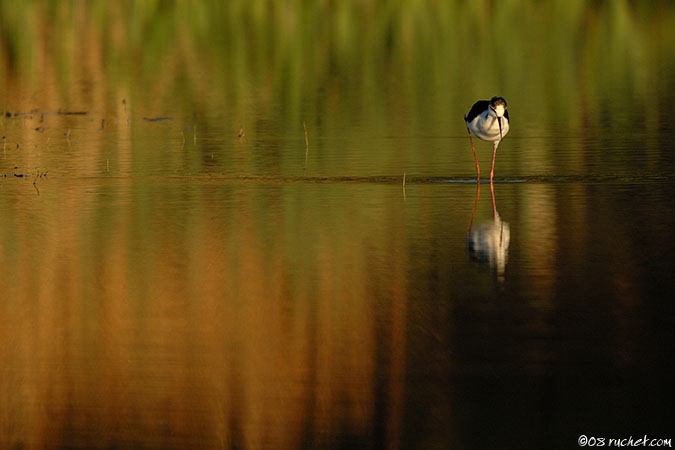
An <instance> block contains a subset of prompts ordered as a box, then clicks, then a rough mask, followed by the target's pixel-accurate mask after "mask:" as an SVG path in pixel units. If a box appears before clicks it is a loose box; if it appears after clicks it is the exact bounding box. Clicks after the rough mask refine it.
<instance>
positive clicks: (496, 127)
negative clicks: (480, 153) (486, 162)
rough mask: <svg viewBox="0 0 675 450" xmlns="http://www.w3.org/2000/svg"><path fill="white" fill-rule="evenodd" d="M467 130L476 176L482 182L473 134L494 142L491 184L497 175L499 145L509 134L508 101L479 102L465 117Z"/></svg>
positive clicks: (496, 98)
mask: <svg viewBox="0 0 675 450" xmlns="http://www.w3.org/2000/svg"><path fill="white" fill-rule="evenodd" d="M464 122H466V129H467V131H468V132H469V141H470V142H471V150H473V158H474V159H475V160H476V175H477V178H478V182H480V167H479V166H478V158H476V148H475V147H474V146H473V139H471V132H473V134H475V135H476V136H477V137H478V138H479V139H482V140H484V141H488V142H492V143H493V144H494V150H493V152H492V169H491V170H490V182H492V177H493V176H494V173H495V156H496V155H497V147H499V143H500V142H501V140H502V139H503V138H504V136H506V133H508V132H509V113H508V111H507V110H506V100H504V98H502V97H492V98H491V99H490V100H478V101H477V102H476V103H474V104H473V106H472V107H471V110H470V111H469V114H466V115H465V116H464Z"/></svg>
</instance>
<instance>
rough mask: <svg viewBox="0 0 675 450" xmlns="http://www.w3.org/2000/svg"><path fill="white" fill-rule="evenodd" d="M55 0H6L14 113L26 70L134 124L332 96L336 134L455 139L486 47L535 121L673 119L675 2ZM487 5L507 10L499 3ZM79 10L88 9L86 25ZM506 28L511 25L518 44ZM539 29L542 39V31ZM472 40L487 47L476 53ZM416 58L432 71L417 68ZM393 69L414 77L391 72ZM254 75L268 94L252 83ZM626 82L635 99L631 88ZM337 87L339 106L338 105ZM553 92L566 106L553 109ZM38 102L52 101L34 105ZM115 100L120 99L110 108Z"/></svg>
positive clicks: (42, 87) (1, 21)
mask: <svg viewBox="0 0 675 450" xmlns="http://www.w3.org/2000/svg"><path fill="white" fill-rule="evenodd" d="M45 3H46V4H47V5H49V6H48V7H41V8H37V7H35V5H33V4H32V3H31V2H0V27H1V28H2V30H3V33H2V36H0V40H2V45H0V49H12V54H11V59H10V58H9V55H8V54H7V53H6V51H0V58H2V60H3V61H4V64H2V65H0V67H2V68H3V69H2V70H3V74H2V79H3V80H4V82H5V84H6V86H7V88H6V89H3V90H2V91H1V92H0V104H5V105H8V106H7V107H8V108H9V110H15V109H14V106H15V105H16V104H17V102H19V101H20V100H19V99H20V95H19V91H20V90H21V89H24V90H25V89H26V83H23V82H22V81H25V80H37V81H32V82H31V83H32V84H31V85H30V86H29V88H30V89H35V90H37V91H42V92H46V93H47V95H45V97H44V98H40V99H39V100H37V101H38V102H41V103H46V104H49V105H55V107H56V108H59V107H63V106H64V105H65V104H67V103H69V102H73V103H77V102H79V101H83V100H84V101H85V102H86V100H85V97H86V98H87V99H89V98H91V99H92V100H94V101H95V102H98V103H99V105H100V106H104V104H105V103H106V102H107V101H108V99H111V98H114V99H120V98H122V99H123V100H122V109H123V110H124V111H123V115H122V117H121V120H122V121H124V122H126V123H127V125H129V116H128V111H127V103H128V102H132V101H135V99H138V100H139V101H138V102H136V104H143V105H146V106H147V105H149V106H152V107H153V108H157V109H163V108H167V107H168V106H169V105H171V106H173V107H176V109H178V110H183V111H194V110H203V111H223V113H224V114H225V115H231V116H236V114H235V113H236V112H239V111H241V110H242V109H244V107H245V106H244V105H251V104H252V105H255V108H256V110H257V111H259V112H261V114H262V115H269V114H268V113H269V111H273V110H274V109H275V107H276V105H283V112H284V113H283V114H281V115H280V116H279V117H278V118H276V119H275V120H279V121H280V122H281V123H280V125H282V128H283V127H284V126H287V127H288V128H291V127H293V126H294V125H293V124H294V123H298V122H297V120H298V118H299V117H306V110H305V109H303V108H305V105H317V107H318V109H319V110H335V109H338V111H336V112H335V114H331V115H326V117H325V118H324V119H325V121H324V122H323V123H322V125H321V126H322V127H325V128H326V129H328V131H329V132H331V131H332V132H336V133H337V132H339V130H344V129H345V127H346V126H348V125H349V124H350V123H364V124H367V125H368V126H369V127H379V129H374V128H370V129H371V130H372V131H373V132H374V133H387V132H388V131H390V130H388V129H387V128H388V127H396V128H397V129H403V130H405V131H410V130H415V129H416V128H419V127H423V129H424V132H425V133H427V134H439V135H440V134H444V135H447V134H448V133H450V134H452V133H455V132H456V133H460V132H461V131H460V130H461V126H462V124H461V121H458V123H457V124H455V122H454V121H446V120H439V119H438V118H449V117H455V116H457V114H458V112H457V111H458V110H459V111H463V110H464V108H465V107H466V106H467V105H469V104H470V102H471V101H472V100H474V99H475V98H476V97H477V96H484V95H490V94H491V93H492V92H491V93H490V94H486V93H485V92H478V89H479V88H478V86H477V85H475V84H474V83H473V81H472V80H471V79H470V78H467V77H466V76H465V75H464V74H465V69H466V63H465V62H466V61H467V59H468V58H467V54H468V52H470V53H471V55H473V56H472V57H471V71H472V72H473V73H481V74H484V75H485V77H487V78H486V79H484V81H483V83H482V84H481V85H482V86H493V87H492V88H490V90H491V91H492V90H495V89H496V90H499V91H500V92H503V93H504V95H507V97H508V98H509V102H510V104H512V105H513V108H516V106H517V107H518V113H519V116H520V117H527V116H535V115H536V116H537V118H538V122H539V123H541V124H542V126H543V128H544V129H545V128H547V127H553V126H554V125H555V127H556V129H557V128H559V127H561V126H562V127H564V128H568V129H571V130H573V131H578V132H579V133H582V132H583V129H584V127H586V126H587V124H588V122H593V121H596V122H601V121H608V122H609V125H611V126H612V127H614V128H619V127H621V126H623V125H624V124H623V123H622V122H621V121H622V120H625V119H622V115H618V114H617V115H612V114H609V115H608V114H604V113H603V111H602V109H601V108H602V107H601V106H599V105H611V107H612V108H616V109H626V108H622V106H623V105H622V104H621V102H628V101H630V102H633V103H635V105H634V106H635V108H637V109H638V110H641V111H656V113H655V115H656V116H658V111H660V110H662V109H663V108H664V106H663V105H667V104H671V103H674V102H675V99H673V95H675V94H673V93H672V90H671V89H668V86H667V85H666V82H665V81H664V80H668V79H669V78H668V77H667V76H662V74H664V73H672V68H671V67H670V66H669V65H668V61H672V60H673V59H675V48H673V46H672V45H669V44H668V43H669V42H674V41H675V39H673V34H674V33H675V31H674V30H675V29H674V28H673V27H671V26H670V25H671V19H670V18H671V17H673V6H672V4H671V3H672V2H671V3H667V2H650V3H649V4H645V5H641V6H640V7H639V8H638V7H636V6H634V5H631V4H630V3H629V2H622V1H618V2H608V3H606V4H597V2H592V1H590V0H587V1H579V2H575V6H574V7H573V8H567V7H565V8H562V7H560V4H555V5H550V4H548V3H545V2H544V3H542V2H527V1H526V2H513V3H503V4H500V5H498V6H497V7H494V8H493V5H491V4H490V3H489V2H483V3H471V4H470V5H468V4H464V3H463V2H453V1H449V2H432V3H429V2H399V3H400V4H397V7H396V8H391V5H390V3H389V2H374V1H366V2H363V1H357V0H347V1H344V2H313V3H311V5H303V6H302V7H300V6H299V4H298V6H293V5H285V6H283V7H281V6H280V7H275V8H263V7H261V6H260V5H261V3H260V2H259V1H254V2H244V1H243V0H242V1H233V2H227V3H226V4H225V5H221V4H220V3H219V2H210V1H205V2H177V3H175V4H171V6H167V4H166V3H162V2H151V1H141V2H138V3H125V4H123V5H117V4H115V5H114V6H113V4H109V3H107V2H104V1H103V0H94V1H91V2H75V3H72V2H58V1H54V0H52V1H49V0H47V1H46V2H45ZM488 8H492V9H494V10H495V11H496V12H497V13H496V14H487V9H488ZM262 10H265V11H268V12H267V13H265V14H262V13H261V11H262ZM70 17H79V18H82V20H78V21H76V22H75V23H73V22H72V21H71V20H69V19H68V18H70ZM373 17H377V18H378V20H377V21H373V20H372V18H373ZM308 18H311V20H309V19H308ZM101 23H103V24H105V25H104V26H99V25H100V24H101ZM514 23H518V24H522V26H518V27H514V26H513V24H514ZM25 24H39V26H37V25H36V26H34V27H30V26H26V25H25ZM477 29H478V30H480V34H481V36H483V37H484V39H482V40H481V41H478V42H476V41H473V40H471V37H472V36H475V34H476V30H477ZM47 36H60V39H58V40H48V39H47ZM242 36H244V37H246V36H256V39H241V37H242ZM307 36H313V37H314V39H307V38H306V37H307ZM502 36H508V45H504V42H505V40H504V39H500V37H502ZM539 36H542V37H543V38H542V39H536V38H535V39H533V37H539ZM607 36H611V39H609V42H611V45H610V46H607V45H606V42H607V41H608V39H607ZM466 41H472V42H474V44H473V45H474V47H475V48H474V47H472V48H470V49H469V48H466V47H465V46H464V45H463V44H462V43H463V42H466ZM73 43H75V44H73ZM140 49H142V51H140ZM549 50H552V51H549ZM130 55H134V56H133V58H135V59H133V60H132V59H131V57H130ZM271 55H273V56H271ZM383 55H386V57H382V56H383ZM578 55H584V58H581V59H579V57H578ZM203 61H209V64H208V66H205V65H204V64H202V63H201V62H203ZM363 61H368V62H369V63H368V64H363V63H360V62H363ZM374 61H378V63H373V62H374ZM80 62H82V63H84V64H85V65H86V67H85V70H81V69H80ZM139 67H141V68H144V67H158V68H159V69H160V70H140V71H139V70H138V68H139ZM411 67H417V68H419V70H415V72H414V76H410V75H411V70H410V68H411ZM495 67H497V68H498V69H499V70H494V69H495ZM10 68H11V69H10ZM233 68H235V69H236V70H233ZM329 68H330V69H329ZM599 68H611V70H599ZM389 73H394V74H399V75H400V76H396V77H387V76H386V75H387V74H389ZM550 73H556V74H557V75H556V76H555V77H551V76H550ZM111 74H115V75H114V76H112V75H111ZM289 74H291V75H290V76H289ZM441 74H442V76H441ZM91 76H94V77H95V78H96V79H97V80H104V81H106V83H108V85H107V86H106V83H94V84H93V85H92V86H94V95H91V96H82V95H81V94H77V93H76V92H75V91H76V90H75V91H73V90H72V83H75V84H77V85H79V84H78V83H82V84H86V83H89V82H90V80H89V79H88V78H89V77H91ZM336 77H337V78H339V79H349V80H350V85H349V86H348V87H347V88H346V89H342V88H341V87H340V84H339V83H335V79H336ZM383 80H384V82H382V81H383ZM522 80H527V84H528V89H527V90H522V89H520V88H519V87H520V83H522ZM250 85H253V86H254V89H244V88H242V87H246V86H250ZM47 87H48V89H47ZM127 88H128V89H129V91H128V92H127V91H125V92H124V93H123V94H121V95H119V94H118V92H117V90H119V91H122V90H125V89H127ZM106 90H109V91H106ZM110 91H111V92H110ZM617 91H621V92H627V93H628V94H630V95H626V96H616V95H615V92H617ZM393 93H395V94H396V95H393ZM431 93H433V94H431ZM30 94H31V95H32V93H30ZM74 94H75V95H74ZM122 95H123V96H122ZM78 96H80V97H82V98H78ZM336 98H339V99H340V101H339V102H336V103H331V102H332V101H334V99H336ZM541 99H547V100H546V101H547V102H549V103H550V104H552V105H553V104H554V105H555V106H556V107H555V108H541ZM588 99H593V100H592V101H588ZM35 106H39V107H41V108H42V109H45V108H47V107H48V105H30V107H35ZM78 106H79V105H78ZM115 106H120V105H119V103H116V105H115ZM110 109H112V106H111V105H105V109H104V110H110ZM402 110H405V111H408V113H407V114H406V115H405V117H406V121H403V120H401V117H400V115H399V114H397V111H398V112H400V111H402ZM373 118H375V119H376V120H373ZM119 119H120V118H118V119H117V120H119ZM3 120H4V119H3ZM219 120H220V118H219V117H218V116H217V115H213V114H211V115H203V116H202V115H200V116H199V120H196V121H195V122H196V123H195V124H193V125H195V127H194V128H193V143H195V144H196V141H197V139H196V138H197V136H196V132H197V128H196V127H201V128H200V130H207V129H213V128H215V127H217V126H221V125H220V123H219V122H218V121H219ZM4 121H5V122H7V120H4ZM408 121H409V122H408ZM187 122H188V124H189V121H187ZM653 122H655V123H656V122H658V121H653ZM110 123H111V122H108V124H110ZM603 123H604V122H603ZM188 124H186V125H188ZM647 125H648V126H656V125H653V124H651V122H650V123H648V124H647ZM188 126H189V125H188ZM317 126H318V125H317ZM403 127H405V128H403ZM448 127H450V130H449V131H448ZM453 127H456V128H453ZM515 131H516V129H515V128H514V132H515ZM535 131H536V132H540V131H542V130H535ZM322 133H323V130H322ZM521 133H527V132H526V131H525V130H521ZM323 134H329V133H323ZM657 151H658V149H657ZM647 153H649V152H647ZM457 154H458V155H459V154H460V153H459V152H458V153H457ZM649 154H651V153H649ZM454 157H455V156H453V158H454ZM527 157H528V158H529V159H530V161H528V162H530V163H532V162H535V163H536V162H541V163H550V162H551V161H550V160H551V159H552V158H554V156H553V155H551V154H549V153H547V152H538V153H536V154H532V155H528V156H527ZM367 158H368V163H369V164H368V166H369V167H377V166H380V165H382V164H384V163H386V156H383V155H382V154H378V153H373V154H372V155H367ZM456 158H463V157H460V156H457V157H456ZM533 159H537V160H535V161H532V160H533ZM655 160H656V161H658V157H656V159H655ZM330 161H333V160H330ZM570 161H571V162H570ZM584 161H585V160H584V159H583V157H582V156H579V157H578V158H575V159H569V160H568V162H567V163H569V164H574V165H577V166H583V164H584ZM329 163H332V162H329ZM335 164H339V163H335Z"/></svg>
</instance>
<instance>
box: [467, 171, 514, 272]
mask: <svg viewBox="0 0 675 450" xmlns="http://www.w3.org/2000/svg"><path fill="white" fill-rule="evenodd" d="M490 194H491V195H492V214H493V216H492V217H493V219H492V220H487V221H485V222H481V223H479V224H477V225H475V226H474V224H473V221H474V217H475V215H476V207H477V206H478V198H479V196H480V181H479V182H478V183H477V187H476V200H475V202H474V204H473V212H472V213H471V222H470V224H469V232H468V236H467V238H466V244H467V248H468V249H469V256H470V257H471V260H472V261H475V262H477V263H480V264H485V265H488V266H489V267H490V269H491V270H493V271H495V272H496V273H497V277H498V279H499V280H500V281H503V280H504V273H505V271H506V263H507V261H508V256H509V241H510V237H511V232H510V228H509V224H508V223H507V222H504V221H502V219H501V217H499V213H498V212H497V206H496V204H495V191H494V185H493V184H492V183H490Z"/></svg>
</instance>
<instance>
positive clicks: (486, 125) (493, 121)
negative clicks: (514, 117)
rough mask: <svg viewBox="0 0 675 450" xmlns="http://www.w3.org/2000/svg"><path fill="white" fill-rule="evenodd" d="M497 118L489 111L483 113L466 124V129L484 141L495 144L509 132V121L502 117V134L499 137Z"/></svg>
mask: <svg viewBox="0 0 675 450" xmlns="http://www.w3.org/2000/svg"><path fill="white" fill-rule="evenodd" d="M497 120H498V119H497V116H496V115H495V114H494V113H492V114H491V113H490V110H488V111H485V112H483V113H481V114H479V115H477V116H476V117H474V119H473V120H472V121H471V122H469V123H468V127H469V129H470V130H471V132H472V133H473V134H475V135H476V136H477V137H478V138H480V139H482V140H484V141H490V142H496V141H500V140H501V139H502V138H503V137H504V136H506V133H508V132H509V121H508V119H507V118H506V117H502V133H501V137H500V135H499V122H497Z"/></svg>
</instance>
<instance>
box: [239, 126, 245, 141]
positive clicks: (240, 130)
mask: <svg viewBox="0 0 675 450" xmlns="http://www.w3.org/2000/svg"><path fill="white" fill-rule="evenodd" d="M244 136H245V134H244V126H243V125H242V124H239V133H237V137H238V138H239V139H241V138H243V137H244Z"/></svg>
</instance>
